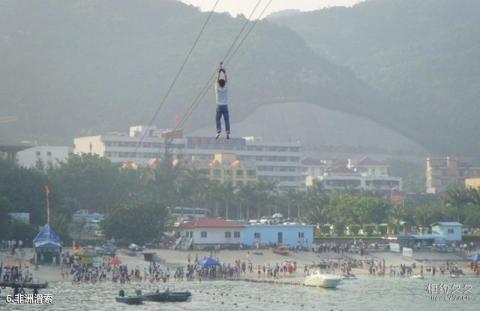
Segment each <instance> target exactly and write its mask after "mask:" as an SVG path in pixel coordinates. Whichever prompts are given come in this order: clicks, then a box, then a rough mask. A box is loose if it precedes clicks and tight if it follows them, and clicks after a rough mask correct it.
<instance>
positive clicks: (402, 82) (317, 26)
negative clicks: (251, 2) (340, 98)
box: [270, 0, 480, 155]
mask: <svg viewBox="0 0 480 311" xmlns="http://www.w3.org/2000/svg"><path fill="white" fill-rule="evenodd" d="M478 12H480V1H477V0H422V1H418V0H367V1H365V2H362V3H360V4H358V5H355V6H354V7H352V8H339V7H338V8H337V7H336V8H330V9H325V10H320V11H314V12H309V13H301V14H296V15H287V16H280V17H273V18H270V21H273V22H275V23H277V24H279V25H282V26H286V27H288V28H290V29H292V30H294V31H295V32H296V33H298V34H300V35H301V36H302V37H303V38H304V39H305V40H306V42H307V43H308V45H309V46H310V47H311V48H312V49H313V50H315V52H316V53H317V54H318V55H319V56H321V57H323V58H326V59H328V60H329V61H332V62H334V63H336V64H337V65H341V66H346V67H347V68H349V69H351V70H352V71H354V72H355V74H356V75H357V77H359V78H360V79H362V80H363V81H364V82H365V83H366V84H368V85H369V86H370V87H372V88H374V89H375V90H376V91H377V92H379V93H382V94H383V95H384V96H385V97H386V98H387V100H385V101H382V102H376V103H375V104H373V105H374V106H375V105H378V106H377V107H374V108H371V107H369V108H368V109H369V110H368V111H365V113H366V114H367V115H368V116H370V117H371V118H373V119H375V120H377V121H379V122H381V123H383V124H387V125H389V126H390V127H391V128H394V129H396V130H397V131H399V132H401V133H403V134H404V135H406V136H407V137H411V138H415V139H416V140H417V141H419V142H420V143H422V144H423V145H424V146H426V147H428V148H429V149H430V150H432V151H434V152H437V153H443V154H444V153H453V154H466V155H475V154H476V155H478V153H479V152H480V141H479V140H478V137H477V135H476V133H479V131H480V105H479V98H480V40H479V38H480V18H478Z"/></svg>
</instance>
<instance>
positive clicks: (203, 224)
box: [180, 218, 245, 229]
mask: <svg viewBox="0 0 480 311" xmlns="http://www.w3.org/2000/svg"><path fill="white" fill-rule="evenodd" d="M243 227H245V226H244V225H241V224H237V223H234V222H231V221H226V220H225V219H222V218H197V219H194V220H192V221H189V222H186V223H183V224H181V225H180V228H182V229H195V228H243Z"/></svg>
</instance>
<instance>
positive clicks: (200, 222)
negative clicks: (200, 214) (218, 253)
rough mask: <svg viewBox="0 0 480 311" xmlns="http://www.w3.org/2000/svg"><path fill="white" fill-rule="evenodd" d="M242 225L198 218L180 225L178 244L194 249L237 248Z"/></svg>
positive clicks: (215, 219) (240, 242)
mask: <svg viewBox="0 0 480 311" xmlns="http://www.w3.org/2000/svg"><path fill="white" fill-rule="evenodd" d="M243 228H245V226H244V225H242V224H239V223H235V222H232V221H227V220H225V219H221V218H198V219H194V220H192V221H189V222H185V223H182V224H180V226H179V231H180V240H179V241H178V244H182V245H186V246H187V247H182V248H190V246H192V247H194V248H200V249H201V248H205V247H220V248H238V247H240V245H241V244H242V236H241V234H242V232H243Z"/></svg>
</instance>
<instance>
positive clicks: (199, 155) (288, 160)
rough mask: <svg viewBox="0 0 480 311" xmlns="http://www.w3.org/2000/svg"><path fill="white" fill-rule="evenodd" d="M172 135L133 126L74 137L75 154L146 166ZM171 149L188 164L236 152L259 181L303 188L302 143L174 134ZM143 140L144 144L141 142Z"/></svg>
mask: <svg viewBox="0 0 480 311" xmlns="http://www.w3.org/2000/svg"><path fill="white" fill-rule="evenodd" d="M169 135H170V132H168V131H162V130H158V129H156V128H155V127H151V128H146V127H143V126H136V127H131V128H130V132H129V133H128V134H127V133H110V134H106V135H98V136H88V137H78V138H75V140H74V144H75V148H74V152H75V153H76V154H82V153H92V154H98V155H100V156H104V157H106V158H108V159H110V160H111V161H113V162H125V161H132V162H134V163H138V164H146V163H148V161H149V160H150V159H152V158H160V157H161V156H162V154H163V153H164V152H165V147H166V146H165V137H168V136H169ZM171 137H172V139H169V142H168V149H169V151H170V152H171V153H173V154H175V155H176V156H178V157H182V158H184V159H186V160H189V161H195V160H213V159H214V156H215V154H216V153H222V152H224V153H229V152H230V153H235V154H236V155H237V159H238V160H240V161H246V162H252V163H254V165H255V166H256V168H257V176H258V179H259V180H273V181H275V182H277V184H278V187H279V188H297V189H298V188H303V187H304V184H305V179H304V176H303V172H302V164H301V144H300V142H265V141H263V140H261V139H258V138H253V137H246V138H232V139H229V140H225V139H219V140H216V139H215V138H214V137H182V135H181V134H179V133H174V134H173V135H172V136H171ZM142 138H143V141H142ZM140 141H142V143H141V144H139V143H140Z"/></svg>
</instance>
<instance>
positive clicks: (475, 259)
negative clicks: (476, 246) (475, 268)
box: [472, 254, 480, 262]
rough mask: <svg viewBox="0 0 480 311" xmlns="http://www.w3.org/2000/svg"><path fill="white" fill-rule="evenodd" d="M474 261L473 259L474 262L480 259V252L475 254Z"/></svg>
mask: <svg viewBox="0 0 480 311" xmlns="http://www.w3.org/2000/svg"><path fill="white" fill-rule="evenodd" d="M472 261H473V262H478V261H480V254H476V255H473V256H472Z"/></svg>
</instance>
